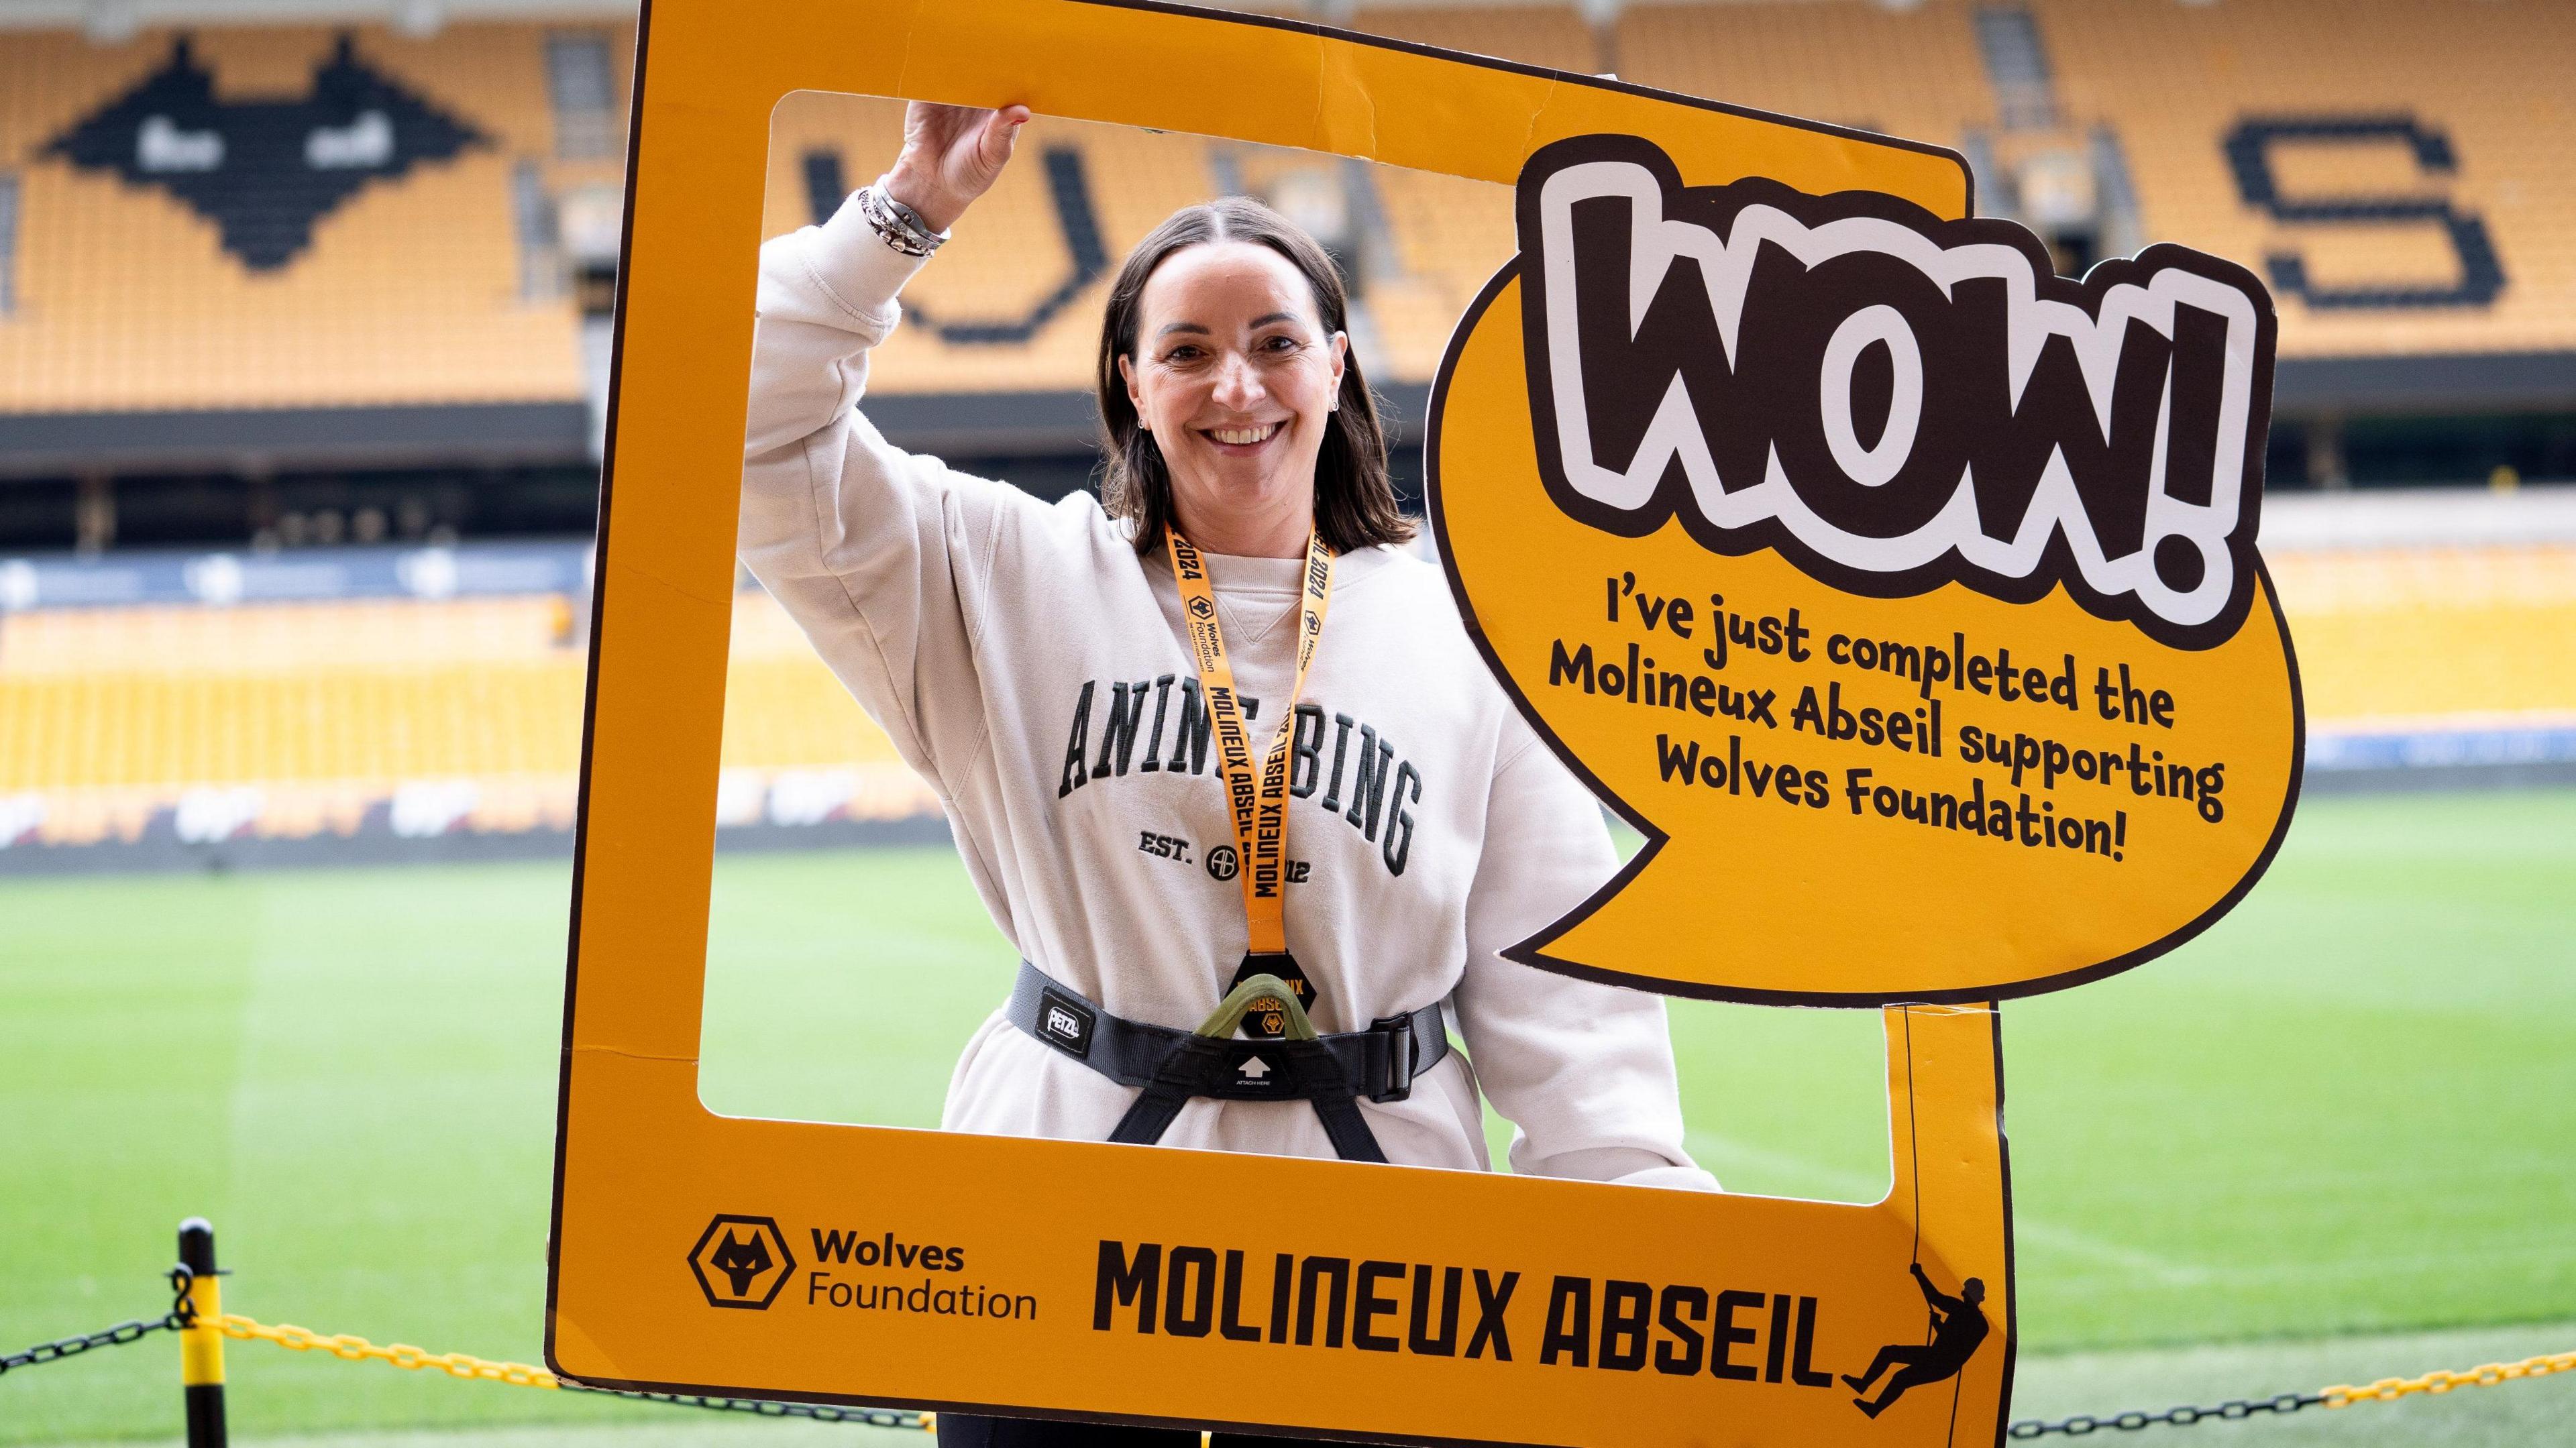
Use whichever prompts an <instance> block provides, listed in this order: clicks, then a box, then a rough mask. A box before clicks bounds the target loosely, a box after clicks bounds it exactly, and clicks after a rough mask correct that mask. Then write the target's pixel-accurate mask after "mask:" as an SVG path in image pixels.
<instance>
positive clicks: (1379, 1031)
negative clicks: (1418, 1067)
mask: <svg viewBox="0 0 2576 1448" xmlns="http://www.w3.org/2000/svg"><path fill="white" fill-rule="evenodd" d="M1368 1033H1369V1034H1370V1035H1371V1036H1373V1037H1375V1038H1376V1039H1378V1040H1379V1041H1382V1042H1384V1043H1385V1044H1384V1045H1382V1046H1381V1047H1380V1048H1379V1050H1380V1052H1381V1053H1382V1055H1383V1056H1384V1059H1385V1061H1386V1086H1385V1088H1384V1089H1383V1090H1378V1091H1372V1092H1369V1093H1368V1099H1369V1100H1371V1101H1374V1102H1377V1103H1378V1104H1380V1105H1384V1104H1385V1103H1387V1102H1390V1101H1402V1100H1404V1099H1405V1098H1406V1097H1408V1096H1411V1095H1412V1094H1413V1068H1414V1066H1415V1064H1416V1063H1417V1062H1418V1061H1419V1059H1420V1056H1421V1050H1422V1043H1421V1041H1420V1040H1419V1039H1418V1038H1417V1037H1416V1036H1415V1035H1414V1034H1413V1017H1412V1016H1411V1015H1401V1016H1380V1017H1378V1018H1377V1019H1376V1020H1373V1021H1371V1022H1369V1028H1368ZM1363 1084H1364V1083H1363Z"/></svg>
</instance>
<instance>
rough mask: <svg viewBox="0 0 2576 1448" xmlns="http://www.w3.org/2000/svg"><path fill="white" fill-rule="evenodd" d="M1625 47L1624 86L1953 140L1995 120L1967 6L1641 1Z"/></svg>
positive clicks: (1623, 30) (1624, 27)
mask: <svg viewBox="0 0 2576 1448" xmlns="http://www.w3.org/2000/svg"><path fill="white" fill-rule="evenodd" d="M1617 49H1618V62H1619V75H1620V77H1621V79H1624V80H1632V81H1636V82H1638V83H1639V84H1641V85H1650V86H1654V87H1657V88H1658V89H1662V90H1676V91H1681V92H1683V93H1685V94H1688V95H1695V96H1706V97H1708V98H1709V99H1711V100H1720V101H1727V102H1730V103H1732V104H1735V105H1744V106H1754V107H1757V108H1759V109H1762V110H1768V111H1778V112H1781V113H1783V114H1786V115H1793V116H1801V117H1805V118H1806V119H1809V120H1818V121H1831V122H1834V123H1835V124H1837V125H1846V126H1857V127H1860V128H1861V129H1864V130H1872V131H1881V132H1885V133H1887V134H1889V135H1897V136H1906V137H1910V138H1912V139H1915V140H1924V141H1934V142H1938V143H1940V144H1942V145H1956V144H1957V143H1958V140H1959V137H1960V135H1961V133H1962V132H1963V131H1965V130H1966V129H1968V128H1969V127H1974V126H1987V127H1991V126H1992V125H1993V124H1994V123H1995V102H1994V95H1993V92H1992V91H1991V89H1990V88H1989V87H1988V86H1987V84H1986V79H1985V72H1984V69H1983V67H1982V65H1981V64H1980V62H1979V60H1978V57H1977V42H1976V37H1975V35H1974V33H1973V31H1972V28H1971V26H1970V11H1969V8H1968V6H1967V5H1965V4H1962V3H1958V0H1930V3H1927V4H1924V5H1920V6H1916V7H1911V8H1907V9H1893V8H1890V7H1886V6H1880V5H1871V4H1865V3H1837V0H1824V3H1817V0H1752V3H1742V4H1713V5H1639V6H1635V7H1632V8H1630V9H1628V10H1627V11H1625V12H1624V13H1622V14H1621V15H1620V17H1619V23H1618V40H1617Z"/></svg>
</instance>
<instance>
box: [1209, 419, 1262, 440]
mask: <svg viewBox="0 0 2576 1448" xmlns="http://www.w3.org/2000/svg"><path fill="white" fill-rule="evenodd" d="M1278 430H1279V424H1277V423H1275V422H1274V423H1272V424H1270V425H1269V426H1268V427H1212V428H1209V429H1208V436H1210V437H1212V438H1215V439H1216V440H1217V441H1218V442H1226V443H1236V444H1244V443H1256V442H1266V441H1268V440H1269V437H1270V435H1271V434H1272V433H1274V432H1277V431H1278Z"/></svg>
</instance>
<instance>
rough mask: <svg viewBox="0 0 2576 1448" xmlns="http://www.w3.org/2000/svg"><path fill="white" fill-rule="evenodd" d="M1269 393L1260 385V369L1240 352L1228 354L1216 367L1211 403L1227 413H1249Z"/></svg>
mask: <svg viewBox="0 0 2576 1448" xmlns="http://www.w3.org/2000/svg"><path fill="white" fill-rule="evenodd" d="M1267 396H1269V392H1268V390H1267V389H1266V388H1264V387H1263V386H1262V385H1261V369H1260V368H1258V367H1255V366H1253V365H1252V359H1251V358H1249V357H1246V356H1244V355H1243V354H1242V353H1240V352H1230V353H1228V354H1226V356H1225V359H1224V360H1223V361H1222V362H1220V363H1219V364H1218V365H1217V375H1216V391H1215V393H1214V395H1213V396H1212V398H1211V399H1210V400H1211V401H1213V402H1215V403H1216V405H1217V406H1219V407H1222V408H1224V409H1226V410H1227V411H1229V412H1249V411H1250V410H1252V408H1253V407H1255V406H1256V405H1258V404H1259V403H1260V402H1261V401H1262V400H1263V399H1264V398H1266V397H1267Z"/></svg>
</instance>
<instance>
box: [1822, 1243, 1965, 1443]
mask: <svg viewBox="0 0 2576 1448" xmlns="http://www.w3.org/2000/svg"><path fill="white" fill-rule="evenodd" d="M1909 1270H1910V1271H1912V1272H1913V1273H1914V1280H1915V1282H1917V1283H1918V1284H1920V1285H1921V1286H1922V1288H1923V1300H1924V1301H1925V1302H1928V1303H1930V1304H1931V1305H1932V1340H1931V1341H1930V1342H1928V1343H1897V1344H1893V1345H1891V1346H1888V1347H1883V1348H1880V1349H1879V1350H1878V1356H1877V1357H1876V1358H1874V1359H1872V1360H1871V1361H1870V1365H1869V1371H1868V1372H1865V1373H1863V1374H1861V1375H1860V1376H1859V1377H1853V1376H1852V1375H1851V1374H1849V1373H1845V1374H1843V1382H1844V1384H1845V1385H1847V1386H1848V1387H1850V1389H1851V1390H1852V1391H1853V1392H1855V1393H1858V1394H1860V1395H1861V1396H1859V1397H1857V1398H1854V1399H1852V1405H1853V1406H1854V1407H1857V1408H1859V1409H1860V1410H1861V1411H1862V1412H1864V1413H1867V1414H1868V1415H1870V1416H1871V1417H1873V1418H1875V1417H1877V1416H1878V1415H1879V1414H1881V1413H1884V1412H1886V1411H1887V1407H1888V1405H1889V1404H1890V1403H1893V1402H1895V1401H1896V1400H1897V1399H1898V1398H1901V1397H1903V1396H1904V1395H1905V1392H1906V1390H1907V1389H1908V1388H1919V1387H1921V1386H1923V1385H1924V1384H1925V1383H1937V1382H1939V1381H1941V1380H1942V1379H1943V1378H1947V1377H1952V1376H1955V1375H1956V1374H1957V1373H1958V1371H1959V1370H1960V1369H1961V1368H1964V1367H1966V1366H1967V1365H1968V1359H1970V1358H1972V1357H1974V1356H1976V1354H1977V1346H1978V1344H1980V1343H1982V1342H1984V1341H1985V1340H1986V1314H1985V1312H1984V1310H1983V1309H1981V1308H1980V1307H1979V1306H1978V1304H1979V1303H1981V1302H1984V1301H1985V1300H1986V1284H1985V1283H1984V1282H1982V1281H1980V1280H1978V1279H1977V1278H1974V1277H1971V1278H1969V1279H1968V1280H1967V1281H1966V1282H1963V1283H1961V1284H1960V1285H1959V1295H1958V1296H1956V1297H1952V1296H1949V1295H1948V1294H1946V1293H1944V1292H1942V1291H1941V1289H1939V1288H1937V1287H1935V1286H1933V1285H1932V1279H1931V1278H1929V1277H1927V1276H1925V1275H1924V1274H1923V1264H1922V1263H1920V1262H1917V1263H1915V1264H1914V1265H1913V1266H1912V1267H1911V1268H1910V1269H1909ZM1891 1367H1896V1368H1902V1369H1903V1371H1901V1372H1899V1373H1898V1374H1897V1375H1896V1376H1894V1377H1892V1378H1890V1379H1888V1380H1887V1391H1885V1392H1883V1393H1881V1394H1879V1395H1878V1398H1877V1401H1875V1402H1873V1401H1871V1399H1870V1397H1869V1385H1870V1384H1871V1383H1874V1382H1876V1381H1878V1375H1879V1374H1880V1373H1883V1372H1886V1371H1887V1370H1888V1369H1889V1368H1891Z"/></svg>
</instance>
